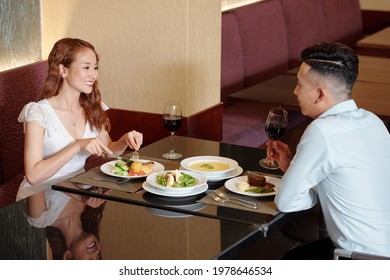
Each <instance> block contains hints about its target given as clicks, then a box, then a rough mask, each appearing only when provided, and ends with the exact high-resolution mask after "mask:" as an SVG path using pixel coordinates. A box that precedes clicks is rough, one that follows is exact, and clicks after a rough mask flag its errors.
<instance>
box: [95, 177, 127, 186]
mask: <svg viewBox="0 0 390 280" xmlns="http://www.w3.org/2000/svg"><path fill="white" fill-rule="evenodd" d="M91 179H94V180H98V181H106V182H112V183H116V184H118V185H120V184H123V183H126V182H127V181H129V180H130V178H102V177H91Z"/></svg>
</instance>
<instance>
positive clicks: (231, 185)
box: [225, 176, 282, 197]
mask: <svg viewBox="0 0 390 280" xmlns="http://www.w3.org/2000/svg"><path fill="white" fill-rule="evenodd" d="M264 177H265V178H266V180H267V182H268V183H271V184H274V185H275V191H274V192H268V193H255V192H246V191H241V190H240V189H239V188H238V187H237V186H238V184H239V183H240V182H247V181H248V176H239V177H235V178H232V179H230V180H227V181H226V182H225V187H226V188H227V189H228V190H229V191H231V192H234V193H238V194H241V195H246V196H255V197H261V196H272V195H275V194H276V192H277V190H278V188H279V187H280V184H281V181H282V180H281V179H280V178H275V177H270V176H264Z"/></svg>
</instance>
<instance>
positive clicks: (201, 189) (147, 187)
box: [142, 181, 209, 197]
mask: <svg viewBox="0 0 390 280" xmlns="http://www.w3.org/2000/svg"><path fill="white" fill-rule="evenodd" d="M142 188H143V189H144V190H145V191H147V192H150V193H152V194H157V195H162V196H170V197H185V196H191V195H197V194H200V193H203V192H205V191H206V190H207V189H208V188H209V186H208V185H207V184H203V185H200V186H199V187H197V188H193V189H192V190H191V191H190V192H186V193H171V192H164V191H162V190H161V189H159V188H156V187H154V186H152V185H150V184H149V183H148V182H147V181H145V182H144V183H143V184H142Z"/></svg>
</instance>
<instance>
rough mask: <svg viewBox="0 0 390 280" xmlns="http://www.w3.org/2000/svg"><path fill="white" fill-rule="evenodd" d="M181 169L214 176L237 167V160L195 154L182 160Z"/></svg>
mask: <svg viewBox="0 0 390 280" xmlns="http://www.w3.org/2000/svg"><path fill="white" fill-rule="evenodd" d="M180 165H181V167H182V168H183V169H186V170H189V171H192V172H198V173H201V174H204V175H205V176H206V177H214V176H220V175H223V174H226V173H228V172H230V171H232V170H234V169H236V168H237V167H238V163H237V161H235V160H233V159H230V158H226V157H219V156H197V157H190V158H186V159H184V160H182V161H181V162H180Z"/></svg>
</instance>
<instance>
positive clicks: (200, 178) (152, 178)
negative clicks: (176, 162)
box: [146, 170, 207, 193]
mask: <svg viewBox="0 0 390 280" xmlns="http://www.w3.org/2000/svg"><path fill="white" fill-rule="evenodd" d="M174 171H175V170H166V171H161V172H157V173H153V174H150V175H149V176H147V177H146V181H147V182H148V183H149V184H150V185H152V186H153V187H155V188H158V189H159V190H161V191H164V192H167V193H188V192H192V191H194V190H195V189H196V188H198V187H200V186H203V185H204V184H206V183H207V178H206V177H205V176H204V175H202V174H199V173H196V172H191V171H187V170H184V171H183V170H179V172H180V173H185V174H187V175H190V176H192V177H194V178H195V179H196V184H195V185H193V186H190V187H183V188H174V187H166V186H163V185H160V184H158V183H157V176H159V175H165V174H167V173H168V172H174Z"/></svg>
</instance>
